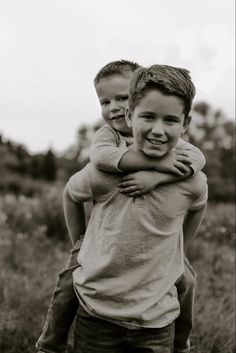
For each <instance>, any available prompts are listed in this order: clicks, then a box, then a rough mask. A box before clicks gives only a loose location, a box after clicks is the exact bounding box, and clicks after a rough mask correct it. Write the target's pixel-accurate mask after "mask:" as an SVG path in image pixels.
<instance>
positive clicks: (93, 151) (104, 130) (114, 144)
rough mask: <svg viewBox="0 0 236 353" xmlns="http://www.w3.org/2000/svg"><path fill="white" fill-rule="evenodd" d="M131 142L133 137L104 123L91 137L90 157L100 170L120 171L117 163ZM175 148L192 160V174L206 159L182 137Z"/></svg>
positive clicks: (198, 169)
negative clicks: (122, 133) (126, 135)
mask: <svg viewBox="0 0 236 353" xmlns="http://www.w3.org/2000/svg"><path fill="white" fill-rule="evenodd" d="M131 144H133V137H125V136H123V135H121V134H120V133H119V132H118V131H116V130H114V129H113V128H112V127H111V126H110V125H108V124H105V125H103V126H102V127H101V128H100V129H98V130H97V131H96V133H95V135H94V137H93V140H92V143H91V146H90V159H91V161H92V163H93V164H94V165H95V166H96V167H97V168H99V169H101V170H104V171H107V172H113V173H114V172H116V173H117V172H122V170H120V169H119V166H118V165H119V162H120V159H121V158H122V157H123V155H124V154H125V153H126V152H127V151H128V146H129V145H131ZM176 149H180V150H182V151H185V152H186V153H187V154H188V156H189V158H190V159H191V161H192V164H191V168H192V170H193V174H196V173H197V172H199V171H200V170H202V168H203V167H204V165H205V163H206V161H205V157H204V155H203V154H202V152H201V151H200V150H199V148H197V147H195V146H193V145H192V144H190V143H189V142H186V141H184V140H183V139H179V141H178V144H177V146H176Z"/></svg>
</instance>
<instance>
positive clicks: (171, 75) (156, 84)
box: [129, 65, 196, 118]
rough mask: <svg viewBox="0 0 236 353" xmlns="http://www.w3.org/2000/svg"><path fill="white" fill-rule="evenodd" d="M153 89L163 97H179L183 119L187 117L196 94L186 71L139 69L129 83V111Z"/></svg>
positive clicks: (163, 67)
mask: <svg viewBox="0 0 236 353" xmlns="http://www.w3.org/2000/svg"><path fill="white" fill-rule="evenodd" d="M153 89H158V90H159V91H160V92H162V93H163V94H165V95H174V96H177V97H179V98H180V99H181V100H182V101H183V103H184V114H185V118H187V117H188V115H189V112H190V110H191V107H192V101H193V98H194V96H195V93H196V89H195V86H194V84H193V82H192V80H191V77H190V73H189V71H188V70H186V69H182V68H179V67H173V66H168V65H152V66H150V67H149V68H143V67H141V68H139V69H138V70H137V71H136V72H135V73H134V75H133V77H132V79H131V83H130V92H129V107H130V110H131V111H133V110H134V109H135V107H136V106H137V104H138V103H139V101H140V99H142V98H143V97H144V96H145V94H146V93H147V91H150V90H153Z"/></svg>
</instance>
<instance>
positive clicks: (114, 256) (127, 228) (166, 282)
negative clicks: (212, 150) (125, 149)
mask: <svg viewBox="0 0 236 353" xmlns="http://www.w3.org/2000/svg"><path fill="white" fill-rule="evenodd" d="M121 178H122V175H121V174H119V173H107V172H104V171H101V170H98V169H96V168H95V167H94V165H93V164H92V163H89V164H88V165H87V166H86V167H85V168H84V169H83V170H81V171H80V172H78V173H76V174H75V175H74V176H72V177H71V178H70V180H69V182H68V184H67V186H66V188H67V189H68V192H69V194H70V196H71V198H72V199H73V200H74V201H75V202H85V201H89V200H92V201H93V203H94V206H93V210H92V214H91V217H90V220H89V223H88V226H87V230H86V233H85V236H84V240H83V243H82V247H81V250H80V252H79V255H78V262H79V267H78V269H76V270H75V271H74V273H73V281H74V287H75V291H76V293H77V295H78V298H79V300H80V303H81V305H82V306H83V307H84V309H85V310H87V312H88V313H89V314H90V315H92V316H95V317H99V318H102V319H105V320H108V321H111V322H114V323H116V324H118V325H121V326H125V327H129V328H140V327H150V328H155V327H164V326H166V325H168V324H169V323H171V322H173V321H174V320H175V318H176V317H177V316H178V315H179V302H178V299H177V293H176V288H175V285H174V284H175V282H176V281H177V279H178V278H179V277H180V276H181V274H182V273H183V271H184V263H183V257H184V255H183V231H182V225H183V220H184V216H185V214H186V211H187V210H188V209H190V210H195V209H198V208H201V207H203V205H204V204H205V203H206V200H207V184H206V177H205V175H204V174H203V173H201V172H199V173H197V174H196V175H195V176H193V177H192V178H189V179H187V180H184V181H181V182H178V183H172V184H166V185H161V186H159V187H158V189H156V190H153V191H152V192H150V193H148V194H145V195H143V196H142V197H137V198H130V197H127V196H125V195H123V194H121V193H120V192H119V188H118V187H117V184H118V183H119V182H120V181H121Z"/></svg>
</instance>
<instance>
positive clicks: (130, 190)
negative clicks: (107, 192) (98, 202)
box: [120, 186, 137, 194]
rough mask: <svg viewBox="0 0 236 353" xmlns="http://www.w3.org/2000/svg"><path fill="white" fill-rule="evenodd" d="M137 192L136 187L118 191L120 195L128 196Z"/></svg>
mask: <svg viewBox="0 0 236 353" xmlns="http://www.w3.org/2000/svg"><path fill="white" fill-rule="evenodd" d="M135 191H137V187H136V186H130V187H127V188H124V189H120V192H121V193H122V194H129V193H131V192H135Z"/></svg>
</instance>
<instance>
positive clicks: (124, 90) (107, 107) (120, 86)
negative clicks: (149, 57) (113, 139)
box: [95, 72, 133, 136]
mask: <svg viewBox="0 0 236 353" xmlns="http://www.w3.org/2000/svg"><path fill="white" fill-rule="evenodd" d="M132 75H133V73H131V72H130V73H129V72H127V73H124V74H122V75H119V74H114V75H110V76H108V77H103V78H102V79H101V80H100V81H99V82H98V83H97V84H96V86H95V88H96V92H97V96H98V99H99V102H100V105H101V108H102V116H103V118H104V120H105V121H106V122H107V123H108V124H109V125H110V126H111V127H112V128H113V129H115V130H117V131H119V132H120V133H121V134H122V135H124V136H132V129H131V128H130V127H128V126H127V123H126V120H125V109H126V107H127V106H128V98H129V85H130V80H131V77H132Z"/></svg>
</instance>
